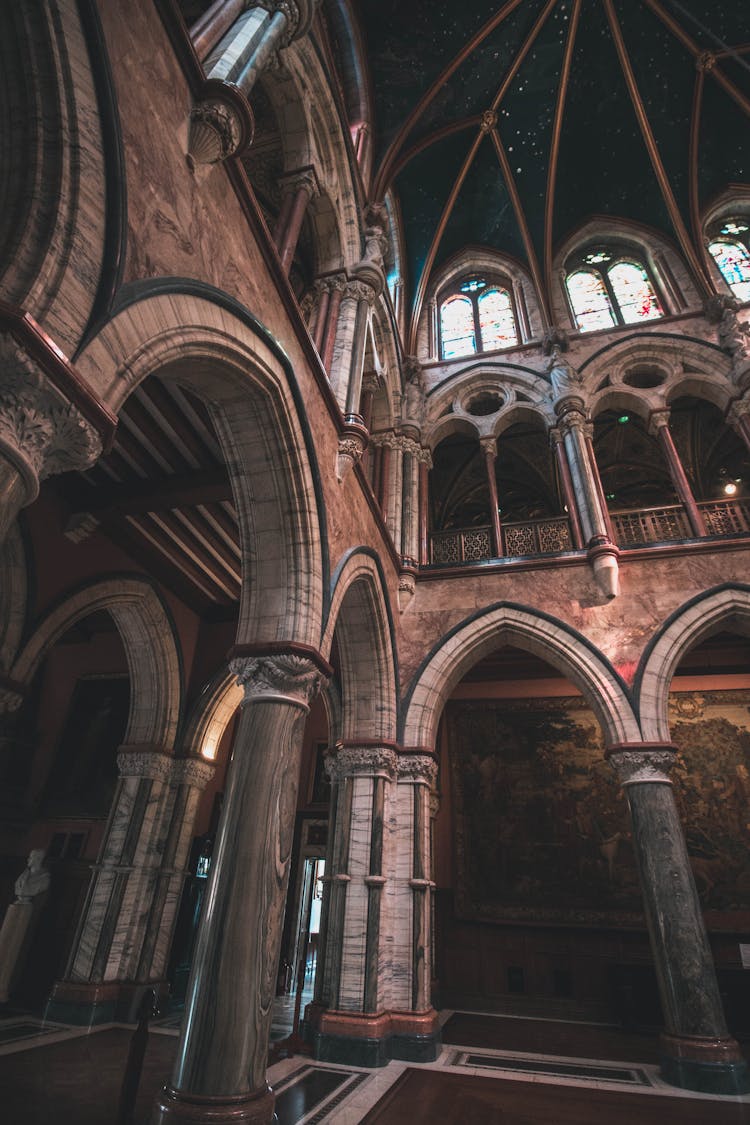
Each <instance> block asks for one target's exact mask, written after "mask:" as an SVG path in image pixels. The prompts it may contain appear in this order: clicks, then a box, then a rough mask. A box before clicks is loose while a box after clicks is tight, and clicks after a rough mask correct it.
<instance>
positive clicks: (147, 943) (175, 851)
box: [137, 758, 216, 981]
mask: <svg viewBox="0 0 750 1125" xmlns="http://www.w3.org/2000/svg"><path fill="white" fill-rule="evenodd" d="M215 772H216V767H215V765H213V764H212V763H210V762H207V761H204V760H203V759H201V758H178V759H175V760H174V761H173V762H172V769H171V771H170V784H171V785H172V787H173V789H174V797H173V800H172V803H171V804H172V807H171V817H170V822H169V827H168V829H167V834H166V840H165V843H164V850H163V852H162V858H161V865H160V867H159V870H158V872H157V874H156V884H155V887H154V891H153V896H152V899H151V907H150V910H149V913H148V918H147V920H146V923H145V933H144V937H143V942H142V945H141V954H140V958H139V962H138V970H137V977H138V980H139V981H152V980H162V979H163V978H164V976H165V973H166V970H167V962H168V958H169V953H170V948H171V945H172V937H173V934H174V926H175V922H176V921H177V911H178V909H179V905H180V898H181V896H182V890H183V886H184V883H185V878H186V876H187V874H188V870H187V863H188V860H189V858H190V847H191V844H192V842H193V832H194V828H195V818H196V816H197V814H198V805H199V804H200V800H201V794H202V793H203V790H204V789H205V788H206V786H207V785H208V783H209V781H210V780H211V779H212V778H213V776H214V774H215Z"/></svg>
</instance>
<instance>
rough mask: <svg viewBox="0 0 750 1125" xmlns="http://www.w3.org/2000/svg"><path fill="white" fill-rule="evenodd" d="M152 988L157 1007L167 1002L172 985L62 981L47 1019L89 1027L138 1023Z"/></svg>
mask: <svg viewBox="0 0 750 1125" xmlns="http://www.w3.org/2000/svg"><path fill="white" fill-rule="evenodd" d="M151 988H152V989H153V990H154V992H155V993H156V997H157V1004H162V1003H163V1002H165V1001H166V998H167V996H168V994H169V982H168V981H166V980H150V981H118V980H113V981H99V982H96V983H92V982H88V981H70V980H59V981H57V982H56V984H55V985H54V987H53V989H52V992H51V993H50V997H49V999H48V1001H47V1005H46V1007H45V1010H44V1014H45V1017H46V1019H48V1020H52V1021H53V1022H56V1023H72V1024H75V1025H76V1026H80V1027H90V1026H92V1025H95V1024H100V1023H112V1022H113V1021H115V1020H121V1021H122V1022H123V1023H137V1021H138V1009H139V1007H140V1004H141V1000H142V998H143V994H144V992H146V991H147V990H148V989H151Z"/></svg>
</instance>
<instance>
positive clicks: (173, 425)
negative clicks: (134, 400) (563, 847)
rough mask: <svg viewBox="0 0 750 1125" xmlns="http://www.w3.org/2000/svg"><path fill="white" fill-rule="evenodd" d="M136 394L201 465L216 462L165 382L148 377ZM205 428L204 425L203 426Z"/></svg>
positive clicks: (210, 450) (158, 421) (211, 451)
mask: <svg viewBox="0 0 750 1125" xmlns="http://www.w3.org/2000/svg"><path fill="white" fill-rule="evenodd" d="M136 394H138V395H140V396H141V397H142V399H143V400H144V401H145V404H146V409H148V407H149V404H150V406H151V408H152V409H153V411H156V414H157V418H156V421H157V423H159V424H166V426H167V427H168V428H169V430H171V431H172V434H173V435H174V438H175V439H176V440H177V442H178V443H180V444H181V445H183V446H184V447H185V448H186V449H187V450H188V451H189V453H190V454H191V455H192V456H193V457H194V458H195V460H196V461H197V462H198V464H200V465H205V464H207V463H209V464H215V463H216V457H215V455H214V452H213V450H212V449H210V448H209V447H208V445H206V443H205V442H204V441H203V440H202V438H201V435H200V434H199V433H197V432H196V430H195V427H194V426H193V425H191V423H190V420H189V419H188V418H187V417H186V416H185V414H183V413H182V411H181V410H180V408H179V407H178V405H177V402H176V401H175V399H174V398H173V397H172V396H171V395H170V394H168V393H167V390H166V387H165V386H164V384H163V383H162V382H161V381H160V380H159V379H156V378H153V377H152V378H151V379H146V381H145V382H144V383H141V385H140V387H139V388H138V391H137V392H136ZM201 428H203V427H201Z"/></svg>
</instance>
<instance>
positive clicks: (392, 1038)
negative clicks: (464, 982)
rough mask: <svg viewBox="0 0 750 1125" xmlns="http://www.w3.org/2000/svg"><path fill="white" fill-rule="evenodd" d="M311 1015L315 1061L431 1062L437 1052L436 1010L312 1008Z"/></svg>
mask: <svg viewBox="0 0 750 1125" xmlns="http://www.w3.org/2000/svg"><path fill="white" fill-rule="evenodd" d="M309 1016H311V1017H312V1019H311V1022H312V1024H313V1027H312V1044H313V1052H314V1055H315V1058H316V1059H317V1060H318V1061H319V1062H333V1063H344V1064H349V1065H350V1066H366V1067H379V1066H387V1064H388V1063H389V1062H390V1060H391V1059H400V1060H402V1061H404V1062H415V1063H427V1062H434V1061H435V1059H436V1058H437V1056H438V1053H439V1051H440V1026H439V1023H438V1016H437V1012H435V1011H434V1009H430V1010H429V1011H427V1012H381V1013H380V1014H379V1015H373V1016H368V1015H365V1014H363V1013H361V1012H338V1011H323V1012H320V1011H316V1012H315V1013H314V1014H313V1013H312V1012H311V1013H309Z"/></svg>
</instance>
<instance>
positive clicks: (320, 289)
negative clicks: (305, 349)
mask: <svg viewBox="0 0 750 1125" xmlns="http://www.w3.org/2000/svg"><path fill="white" fill-rule="evenodd" d="M315 294H316V296H317V301H316V302H315V308H314V311H313V314H312V319H311V322H310V333H311V335H312V338H313V343H314V344H315V347H316V348H317V350H318V354H319V355H320V352H321V348H322V345H323V334H324V332H325V327H326V321H327V320H328V303H329V301H330V299H331V291H330V289H329V288H328V286H327V285H326V284H325V282H324V281H322V280H318V281H316V282H315Z"/></svg>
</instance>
